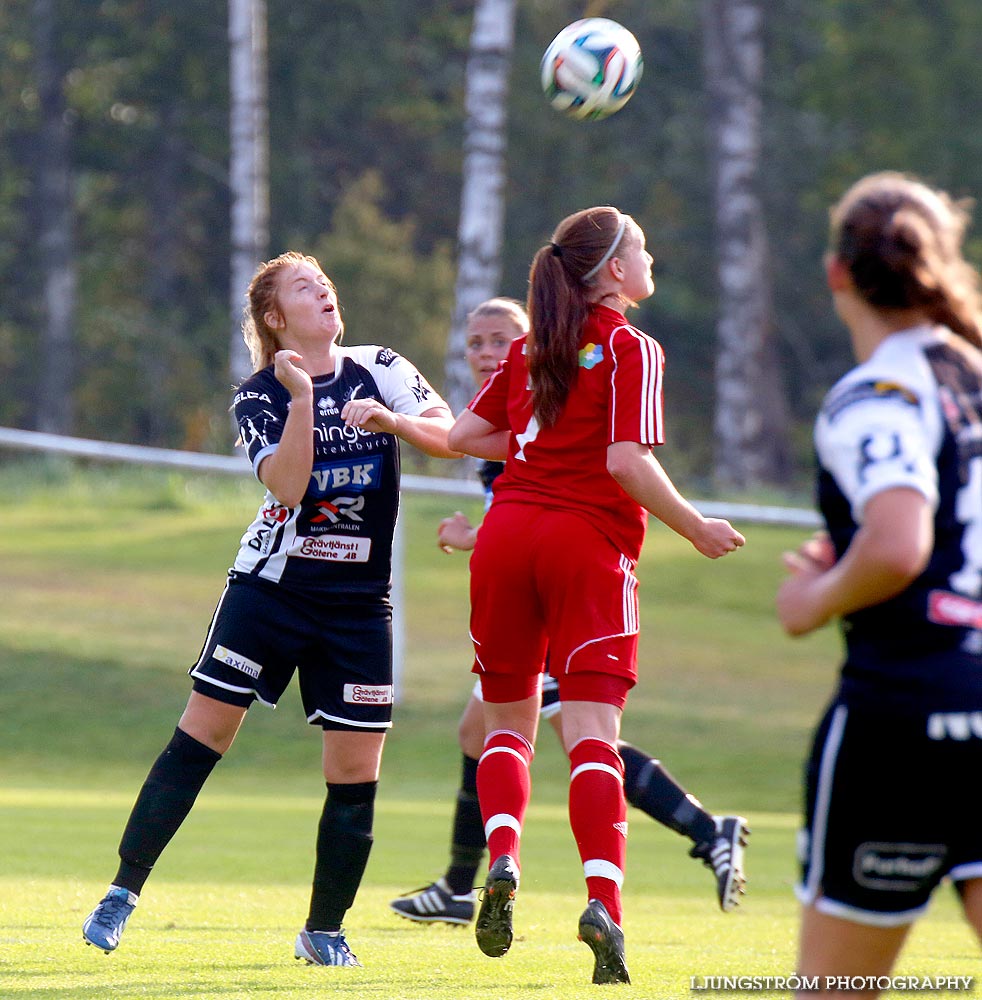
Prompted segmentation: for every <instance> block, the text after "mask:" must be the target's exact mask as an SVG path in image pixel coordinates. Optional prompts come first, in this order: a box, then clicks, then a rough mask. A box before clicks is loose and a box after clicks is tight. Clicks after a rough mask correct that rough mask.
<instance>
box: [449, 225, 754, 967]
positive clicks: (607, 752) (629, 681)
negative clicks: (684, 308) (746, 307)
mask: <svg viewBox="0 0 982 1000" xmlns="http://www.w3.org/2000/svg"><path fill="white" fill-rule="evenodd" d="M651 264H652V258H651V255H650V254H649V253H648V252H647V251H646V250H645V239H644V233H643V232H642V230H641V228H640V227H639V226H638V225H637V223H636V222H634V220H633V219H631V218H630V217H629V216H627V215H623V214H622V213H621V212H619V211H618V210H617V209H616V208H611V207H598V208H591V209H586V210H584V211H582V212H577V213H576V214H574V215H571V216H569V217H567V218H566V219H564V220H563V221H562V222H561V223H560V224H559V226H558V227H557V229H556V231H555V233H554V234H553V238H552V240H551V241H550V242H549V243H548V244H547V245H546V246H543V247H542V248H541V249H540V250H539V251H538V252H537V254H536V255H535V258H534V260H533V263H532V269H531V274H530V290H529V316H530V320H531V330H530V332H529V335H528V337H527V338H526V339H525V340H524V341H522V340H518V341H516V342H515V343H514V344H513V345H512V348H511V350H510V351H509V354H508V357H507V359H506V360H505V361H504V362H503V364H502V366H501V368H500V369H499V370H498V371H497V372H496V373H495V374H494V375H493V376H492V377H491V378H490V379H489V380H488V382H487V383H486V384H485V386H484V387H483V388H482V389H481V391H480V392H479V393H478V394H477V396H476V397H475V398H474V400H473V401H472V402H471V404H470V406H469V407H468V409H467V410H466V411H464V413H462V414H461V415H460V416H459V417H458V418H457V422H456V423H455V425H454V428H453V429H452V430H451V432H450V446H451V447H452V448H454V449H455V450H458V451H463V452H466V453H468V454H470V455H474V456H476V457H478V458H484V459H491V460H502V459H504V460H505V471H504V472H503V473H502V475H501V476H500V477H499V479H498V480H497V482H496V483H495V495H494V501H493V502H492V504H491V508H490V510H489V511H488V514H487V516H486V517H485V519H484V522H483V524H482V526H481V531H480V533H479V534H478V538H477V545H476V547H475V549H474V555H473V557H472V560H471V635H472V638H473V641H474V650H475V659H476V663H475V667H474V669H475V671H476V672H477V673H478V674H479V676H480V679H481V685H482V691H483V698H484V712H485V722H486V729H487V733H488V735H487V739H486V741H485V747H484V752H483V754H482V755H481V758H480V763H479V765H478V774H477V786H478V797H479V799H480V804H481V813H482V816H483V818H484V824H485V834H486V836H487V840H488V849H489V853H490V856H491V858H492V859H493V860H492V864H491V867H490V870H489V872H488V877H487V881H486V883H485V892H484V899H483V902H482V905H481V909H480V912H479V914H478V918H477V924H476V928H475V931H476V936H477V941H478V945H479V947H480V948H481V950H482V951H483V952H484V953H485V954H486V955H489V956H491V957H499V956H501V955H504V954H505V952H507V951H508V949H509V947H510V946H511V941H512V910H513V906H514V898H515V895H516V893H517V890H518V884H519V873H520V865H519V844H520V838H521V830H522V821H523V818H524V815H525V809H526V805H527V803H528V799H529V792H530V782H529V763H530V761H531V759H532V754H533V747H534V746H535V737H536V729H537V724H538V719H539V685H540V681H541V672H542V667H543V661H544V658H545V653H546V649H547V648H548V650H549V658H550V669H551V671H552V673H553V675H554V676H555V677H556V679H557V681H558V683H559V696H560V701H561V702H562V728H563V742H564V744H565V748H566V752H567V754H568V755H569V758H570V794H569V815H570V825H571V827H572V830H573V835H574V837H575V839H576V842H577V846H578V848H579V852H580V857H581V860H582V862H583V871H584V876H585V878H586V887H587V897H588V904H587V907H586V909H585V910H584V912H583V914H582V915H581V917H580V921H579V936H580V938H581V939H582V940H583V941H584V942H586V944H588V945H589V946H590V948H591V949H592V951H593V953H594V959H595V963H594V972H593V981H594V982H595V983H608V982H629V981H630V978H629V975H628V971H627V966H626V962H625V958H624V935H623V933H622V931H621V927H620V924H621V920H622V917H621V894H620V889H621V885H622V883H623V879H624V864H625V855H626V832H627V824H626V818H625V817H626V803H625V797H624V764H623V761H622V759H621V757H620V754H619V753H618V751H617V741H618V735H619V731H620V720H621V713H622V711H623V708H624V705H625V703H626V700H627V693H628V691H629V690H630V689H631V688H632V687H633V686H634V684H635V682H636V680H637V642H638V602H637V578H636V577H635V574H634V571H635V567H636V565H637V560H638V557H639V555H640V552H641V545H642V542H643V540H644V533H645V524H646V520H647V513H648V512H650V513H651V514H653V515H654V516H655V517H657V518H658V519H659V520H661V521H663V522H664V523H665V524H666V525H668V527H670V528H672V529H673V530H674V531H676V532H678V533H679V534H680V535H682V536H683V537H685V538H687V539H689V541H691V542H692V544H693V545H694V546H695V548H696V549H697V550H698V551H699V552H701V553H702V554H703V555H705V556H708V557H709V558H712V559H716V558H718V557H719V556H722V555H725V554H726V553H727V552H732V551H733V550H734V549H736V548H738V547H739V546H741V545H743V544H744V538H743V536H742V535H741V534H740V533H739V532H738V531H736V530H735V529H734V528H733V527H732V526H731V525H730V524H729V523H728V522H727V521H725V520H720V519H716V518H706V517H703V516H702V515H701V514H700V513H699V512H698V511H697V510H696V509H695V508H694V507H693V506H692V505H691V504H690V503H689V502H688V501H687V500H685V499H684V497H682V496H681V495H680V494H679V492H678V491H677V490H676V489H675V487H674V485H673V484H672V482H671V480H670V479H669V478H668V476H667V475H666V473H665V472H664V470H663V469H662V467H661V465H660V464H659V463H658V461H657V460H656V459H655V457H654V455H653V454H652V451H651V449H652V447H653V446H655V445H658V444H661V443H662V441H663V426H662V417H663V414H662V366H663V355H662V350H661V347H660V346H659V345H658V344H657V343H656V342H655V341H654V340H652V339H651V338H650V337H648V336H647V335H646V334H644V333H642V332H641V331H640V330H637V329H635V328H634V327H632V326H631V325H630V324H629V323H628V322H627V320H626V319H625V317H624V312H623V310H624V309H625V308H627V307H628V306H631V305H633V304H635V303H636V301H637V300H639V299H644V298H647V297H648V296H649V295H651V294H652V292H653V291H654V281H653V279H652V277H651ZM503 623H507V626H506V627H503Z"/></svg>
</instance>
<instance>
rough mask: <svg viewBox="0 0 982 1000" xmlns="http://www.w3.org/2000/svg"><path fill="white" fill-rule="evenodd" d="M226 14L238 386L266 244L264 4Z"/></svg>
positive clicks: (232, 351)
mask: <svg viewBox="0 0 982 1000" xmlns="http://www.w3.org/2000/svg"><path fill="white" fill-rule="evenodd" d="M228 13H229V20H228V35H229V90H230V94H229V97H230V122H229V125H230V151H229V157H230V162H229V185H230V187H231V199H232V206H231V212H232V219H231V222H232V225H231V240H232V261H231V265H232V266H231V272H232V273H231V292H230V302H231V316H232V330H231V338H230V341H229V375H230V377H231V380H232V384H233V385H237V384H238V383H239V382H241V381H242V379H243V378H245V377H246V376H247V375H249V374H251V372H252V364H251V362H250V360H249V352H248V350H247V349H246V346H245V344H244V342H243V340H242V310H243V307H244V304H245V298H244V297H245V291H246V288H247V287H248V285H249V282H250V281H251V280H252V276H253V275H254V274H255V271H256V267H257V266H258V264H259V263H260V261H262V260H263V259H264V258H265V256H266V253H267V250H268V246H269V102H268V88H267V83H266V77H267V68H266V67H267V58H266V0H229V5H228Z"/></svg>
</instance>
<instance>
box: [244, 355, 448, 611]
mask: <svg viewBox="0 0 982 1000" xmlns="http://www.w3.org/2000/svg"><path fill="white" fill-rule="evenodd" d="M313 381H314V400H313V406H314V465H313V470H312V472H311V476H310V483H309V485H308V487H307V492H306V493H305V494H304V497H303V499H302V501H301V502H300V503H299V504H298V505H297V506H296V507H286V506H284V505H283V504H281V503H280V502H279V501H278V500H277V499H276V498H275V497H274V496H273V495H272V494H271V493H270V492H268V491H267V493H266V497H265V499H264V501H263V504H262V506H261V507H260V509H259V512H258V513H257V515H256V519H255V520H254V521H253V522H252V524H251V525H249V528H248V529H247V530H246V533H245V534H244V535H243V536H242V539H241V542H240V544H239V553H238V556H237V557H236V560H235V563H234V565H233V566H232V573H233V574H250V575H252V576H256V577H260V578H262V579H264V580H269V581H271V582H274V583H277V584H280V585H281V586H283V587H286V588H288V589H292V590H295V591H297V592H300V593H303V594H305V595H309V596H316V595H318V594H329V595H337V594H339V593H343V592H352V593H355V594H374V595H380V594H381V595H384V594H387V593H388V590H389V585H390V577H391V563H392V534H393V531H394V530H395V522H396V515H397V514H398V510H399V469H400V464H399V439H398V437H396V435H394V434H373V433H370V432H368V431H364V430H361V429H360V428H355V427H348V426H346V425H345V423H344V421H343V420H342V419H341V410H342V408H343V407H344V404H345V403H347V402H348V401H349V400H351V399H365V398H368V397H374V398H375V399H378V400H379V401H381V402H382V403H383V404H384V405H385V406H386V407H388V408H389V409H390V410H392V411H393V412H396V413H405V414H409V415H411V416H419V415H420V414H421V413H425V412H426V411H427V410H430V409H432V408H433V407H436V406H446V403H444V401H443V399H441V397H440V396H439V395H438V394H437V393H436V392H435V391H434V390H433V388H432V387H431V386H430V385H429V383H428V382H427V381H426V379H425V378H423V376H422V375H421V374H420V373H419V372H418V371H417V370H416V368H415V367H414V366H413V365H412V364H411V363H410V362H408V361H407V360H406V359H405V358H403V357H402V356H401V355H399V354H396V353H395V352H394V351H392V350H390V349H389V348H385V347H377V346H376V347H368V346H363V347H348V348H338V362H337V366H336V368H335V370H334V372H332V373H331V374H329V375H324V376H320V377H318V378H315V379H314V380H313ZM289 405H290V394H289V392H287V390H286V389H285V388H284V387H283V386H282V385H281V384H280V382H279V381H278V380H277V378H276V376H275V375H274V374H273V368H272V366H270V367H269V368H264V369H263V370H262V371H259V372H256V374H255V375H253V376H252V377H251V378H248V379H247V380H246V381H245V382H243V383H242V385H241V386H240V387H239V389H238V391H237V392H236V393H235V396H234V399H233V409H234V412H235V419H236V421H237V423H238V426H239V434H240V438H241V441H242V444H243V445H244V447H245V449H246V452H247V454H248V456H249V460H250V462H251V463H252V468H253V471H255V472H256V473H257V475H258V470H259V464H260V462H262V460H263V459H264V458H266V457H267V456H268V455H270V454H271V453H272V452H273V451H275V449H276V447H277V445H278V443H279V440H280V435H281V434H282V432H283V425H284V423H285V421H286V417H287V412H288V410H289Z"/></svg>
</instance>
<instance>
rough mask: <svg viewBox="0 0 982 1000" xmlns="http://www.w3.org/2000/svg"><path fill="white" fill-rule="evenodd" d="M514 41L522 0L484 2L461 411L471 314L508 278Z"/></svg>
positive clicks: (452, 386)
mask: <svg viewBox="0 0 982 1000" xmlns="http://www.w3.org/2000/svg"><path fill="white" fill-rule="evenodd" d="M514 42H515V0H477V2H476V3H475V5H474V28H473V31H472V32H471V40H470V52H469V54H468V58H467V91H466V94H465V97H464V111H465V114H466V121H465V124H464V163H463V184H462V188H461V195H460V221H459V222H458V229H457V254H458V256H457V281H456V285H455V286H454V311H453V319H452V321H451V327H450V337H449V339H448V343H447V360H446V369H445V386H444V389H445V395H446V400H447V402H448V403H449V404H450V408H451V409H452V410H453V412H454V413H459V412H460V411H461V410H463V409H464V407H465V406H466V405H467V404H468V403H469V402H470V399H471V397H472V396H473V394H474V382H473V379H472V378H471V373H470V369H469V368H468V366H467V361H466V358H465V357H464V335H465V331H466V326H467V314H468V313H469V312H470V311H471V310H472V309H474V307H475V306H477V305H478V304H480V303H481V302H483V301H484V300H485V299H487V298H490V297H491V296H492V295H495V294H497V291H498V283H499V282H500V280H501V242H502V230H503V228H504V217H505V202H504V192H505V180H506V162H505V153H506V148H507V124H508V73H509V70H510V68H511V54H512V49H513V47H514Z"/></svg>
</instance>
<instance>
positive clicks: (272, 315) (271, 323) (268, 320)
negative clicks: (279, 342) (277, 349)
mask: <svg viewBox="0 0 982 1000" xmlns="http://www.w3.org/2000/svg"><path fill="white" fill-rule="evenodd" d="M263 322H264V323H265V324H266V325H267V326H268V327H269V328H270V330H282V329H283V317H282V316H281V315H280V313H279V310H278V309H270V310H269V312H267V313H263Z"/></svg>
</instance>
